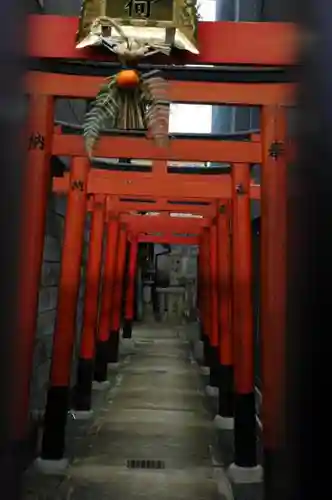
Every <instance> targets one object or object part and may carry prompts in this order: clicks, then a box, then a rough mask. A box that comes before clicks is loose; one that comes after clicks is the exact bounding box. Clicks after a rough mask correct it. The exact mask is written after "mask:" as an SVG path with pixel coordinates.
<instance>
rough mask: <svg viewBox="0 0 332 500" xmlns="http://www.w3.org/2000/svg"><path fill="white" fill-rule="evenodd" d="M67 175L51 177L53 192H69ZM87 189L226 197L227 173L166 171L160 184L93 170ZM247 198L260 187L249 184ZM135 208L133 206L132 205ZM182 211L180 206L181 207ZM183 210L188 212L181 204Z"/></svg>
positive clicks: (255, 194)
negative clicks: (207, 173) (167, 172)
mask: <svg viewBox="0 0 332 500" xmlns="http://www.w3.org/2000/svg"><path fill="white" fill-rule="evenodd" d="M69 188H70V185H69V176H68V174H65V175H64V176H63V177H54V178H53V192H54V193H57V194H67V193H68V191H69ZM87 192H88V193H89V194H104V195H110V196H122V197H125V196H130V197H136V196H145V197H152V198H165V197H167V198H173V199H182V198H185V199H188V198H197V199H199V198H200V197H202V196H204V199H210V200H211V199H218V198H224V199H230V198H231V180H230V175H229V174H227V175H226V174H224V175H219V176H218V175H209V176H207V175H204V176H199V175H190V174H167V175H165V177H164V179H163V180H162V183H160V182H159V178H158V177H157V178H154V176H153V174H151V173H149V174H146V173H138V172H109V171H105V170H99V169H93V170H91V171H90V174H89V178H88V186H87ZM250 197H251V198H252V199H260V186H259V185H255V184H253V185H252V186H251V188H250ZM135 210H136V208H135ZM181 211H182V209H181ZM183 211H184V212H186V211H188V212H189V211H190V212H191V207H189V206H188V208H187V210H186V209H185V207H184V210H183Z"/></svg>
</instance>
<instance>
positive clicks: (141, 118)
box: [84, 70, 170, 157]
mask: <svg viewBox="0 0 332 500" xmlns="http://www.w3.org/2000/svg"><path fill="white" fill-rule="evenodd" d="M169 105H170V102H169V98H168V95H167V82H166V81H165V80H164V79H163V78H162V77H161V73H160V72H159V71H157V70H153V71H150V72H149V73H146V74H140V73H138V72H137V71H136V70H122V71H120V72H119V73H117V74H116V75H114V76H113V77H110V78H108V79H107V81H106V83H105V84H104V85H103V86H102V87H101V89H100V91H99V93H98V94H97V97H96V99H95V101H94V103H93V105H92V107H91V109H90V110H89V112H88V113H87V115H86V119H85V123H84V138H85V146H86V150H87V153H88V155H89V156H90V157H91V156H92V153H93V150H94V148H95V146H96V144H97V141H98V139H99V137H100V132H101V130H102V128H103V127H104V126H105V125H106V124H107V126H108V127H109V128H110V129H116V130H146V129H148V130H149V134H150V136H151V137H152V138H153V139H154V140H155V141H156V144H157V145H160V146H166V145H167V143H168V116H169Z"/></svg>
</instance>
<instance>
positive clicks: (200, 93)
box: [21, 16, 297, 471]
mask: <svg viewBox="0 0 332 500" xmlns="http://www.w3.org/2000/svg"><path fill="white" fill-rule="evenodd" d="M29 29H30V32H31V33H33V36H32V37H30V39H29V46H28V55H29V56H30V57H34V58H40V59H42V58H48V59H51V60H52V59H53V62H54V64H53V67H54V68H55V66H56V63H57V59H65V60H67V62H68V63H69V64H70V60H74V59H76V60H77V59H81V60H88V59H94V60H95V61H96V60H103V59H105V57H106V56H104V55H97V54H96V53H95V52H94V51H92V50H85V51H77V50H75V48H74V43H73V40H74V38H75V32H76V29H77V19H73V18H64V17H58V16H31V17H30V20H29ZM198 31H199V35H198V36H199V41H200V48H201V54H200V55H199V56H191V55H187V54H183V55H181V56H179V58H178V59H177V60H173V61H172V62H173V63H179V62H180V63H185V64H188V63H191V64H217V65H218V64H232V65H234V64H235V65H236V64H237V65H239V64H251V65H270V66H271V65H272V66H280V65H281V66H289V65H291V64H292V63H294V61H295V50H296V40H297V33H296V29H295V27H294V26H293V25H290V24H281V23H201V24H200V25H199V30H198ZM107 60H108V61H110V60H112V57H111V56H109V55H107ZM157 60H158V59H156V61H157ZM159 61H162V58H160V59H159ZM167 62H169V61H167ZM41 63H42V61H41ZM41 66H42V65H41ZM100 80H101V79H100V78H98V77H91V76H73V75H61V74H57V73H55V72H53V73H48V74H44V73H42V72H37V71H34V72H30V73H29V74H28V75H27V79H26V88H27V92H28V93H29V94H30V110H31V117H30V124H29V135H30V134H31V137H33V138H34V137H35V134H37V133H38V134H39V135H40V137H41V138H42V145H43V146H42V147H40V148H39V147H38V146H37V147H36V148H35V149H31V150H30V151H29V169H28V172H29V176H28V178H27V180H26V189H27V192H30V193H33V197H32V196H30V197H29V200H28V203H27V207H26V224H27V226H28V227H29V229H30V232H29V234H30V238H29V240H28V241H27V242H26V257H27V259H28V261H29V263H30V266H27V267H29V270H26V272H28V273H29V276H28V279H27V277H26V276H23V277H22V283H23V284H24V286H23V287H22V295H24V297H27V300H25V302H24V307H23V308H22V316H21V317H22V321H23V322H24V329H23V330H24V331H25V337H26V338H25V340H26V345H27V346H28V349H27V359H28V360H32V350H33V349H32V346H33V339H34V332H35V325H36V318H35V314H36V304H37V298H38V285H39V276H40V267H41V258H42V242H43V235H44V227H45V212H46V209H45V207H46V196H47V187H48V185H49V176H50V173H49V160H50V157H51V155H52V154H53V155H67V156H73V160H72V164H71V170H70V174H69V182H68V179H67V177H66V176H65V177H64V178H63V179H55V180H54V190H55V191H57V190H58V192H65V191H68V207H67V214H66V225H65V233H64V249H63V255H62V271H61V277H60V287H59V299H58V316H57V325H56V329H55V332H54V349H53V365H52V373H51V387H50V390H49V392H48V400H47V407H46V414H45V432H44V440H43V452H42V458H43V459H44V460H48V461H49V460H54V459H55V460H58V459H62V457H63V452H64V435H65V421H66V414H67V401H68V390H69V371H68V367H69V366H70V363H71V353H72V345H73V339H74V317H75V316H74V315H75V306H76V304H75V297H76V293H77V288H78V284H79V268H80V258H81V247H80V242H81V241H82V236H83V228H84V218H85V213H86V208H87V195H88V194H93V195H95V200H101V198H103V197H105V195H108V194H110V195H116V196H118V197H121V196H124V195H125V196H134V195H135V196H154V197H158V198H159V197H162V198H163V199H164V198H165V197H173V198H175V197H181V198H182V197H185V198H191V197H192V198H200V197H201V196H202V195H203V196H204V198H209V199H214V200H220V199H221V200H222V201H221V203H219V202H218V216H217V226H216V225H215V224H213V225H212V226H211V228H210V229H204V230H203V237H202V240H201V255H200V263H201V265H200V283H201V292H202V290H204V291H205V292H206V297H211V300H210V301H208V300H206V299H204V296H203V294H201V296H200V304H201V305H200V309H201V315H202V317H203V326H204V334H205V335H204V340H205V343H206V345H207V347H208V348H209V350H210V354H209V356H208V357H209V359H210V364H211V372H213V368H214V366H213V363H214V361H213V360H212V358H213V359H215V356H216V353H217V359H218V361H219V362H220V368H221V369H222V372H223V373H224V376H223V386H222V387H220V389H221V391H222V392H223V395H224V396H227V398H226V399H225V400H227V401H229V400H230V399H232V397H230V396H233V394H230V392H232V391H231V389H230V385H229V383H227V381H228V382H232V380H233V367H234V377H235V408H234V409H233V405H232V404H229V405H226V406H227V408H225V407H224V408H221V409H219V410H220V411H219V414H220V415H221V416H222V417H232V416H233V410H234V415H235V463H236V465H237V466H239V467H238V469H240V470H241V468H245V469H246V468H248V467H249V468H251V469H252V470H253V471H254V470H256V468H255V467H256V464H257V459H256V454H255V447H256V438H255V418H254V417H255V408H254V394H253V389H254V388H253V372H252V352H251V346H252V341H253V332H252V326H250V318H251V308H252V304H251V289H250V288H251V287H250V268H251V258H250V256H251V254H250V247H251V245H250V243H251V242H250V198H256V199H259V197H260V198H261V202H262V226H263V229H262V248H263V261H262V305H261V311H262V336H263V340H264V344H263V372H264V383H265V384H266V387H268V390H267V391H266V392H264V400H263V402H264V415H265V420H264V434H265V439H264V446H265V449H266V453H267V454H269V453H270V452H273V451H274V449H275V447H276V446H277V443H278V440H277V436H276V435H275V432H274V427H273V419H272V418H271V415H272V414H273V413H274V412H275V408H276V406H277V404H278V398H279V395H280V387H279V385H278V384H277V382H276V376H275V373H276V370H274V369H273V370H272V369H271V367H274V366H276V363H277V362H278V356H276V349H275V346H278V341H279V331H280V329H281V328H283V324H284V323H283V321H284V304H282V303H280V314H279V315H278V317H276V316H275V314H274V311H275V304H274V300H275V297H276V296H278V297H284V288H285V198H284V196H285V164H286V160H285V157H284V156H283V155H282V151H281V152H280V150H279V153H278V150H277V151H276V149H275V147H274V146H278V145H280V144H281V146H284V145H285V142H286V127H285V109H284V107H285V106H287V105H288V104H289V103H290V102H291V98H292V95H293V91H294V87H293V85H291V84H276V83H271V84H270V83H269V84H247V83H246V84H243V83H212V82H211V83H207V82H204V83H201V82H190V83H189V82H187V83H184V82H171V83H170V95H171V99H172V100H173V101H174V102H192V103H195V102H196V103H197V102H199V103H207V104H212V103H214V104H231V105H238V104H240V105H241V104H244V105H253V106H261V107H262V119H261V135H260V136H259V137H252V138H251V140H250V141H248V142H239V141H211V140H200V141H195V142H194V141H192V140H187V139H174V140H173V139H171V140H170V148H169V149H168V150H161V149H158V148H156V147H155V146H153V145H152V144H151V143H150V142H149V141H148V140H146V139H143V138H132V137H121V138H120V137H116V136H115V137H112V138H106V137H105V138H102V139H101V141H100V143H99V147H98V149H97V153H96V154H97V155H99V156H110V154H111V155H114V156H115V157H123V156H126V157H128V154H129V156H131V157H134V158H142V159H146V158H149V159H152V160H153V166H152V174H151V175H150V177H149V176H145V175H142V174H141V173H140V174H138V175H136V173H133V172H130V174H129V173H128V172H126V173H125V174H123V173H119V172H117V173H116V174H114V173H112V172H107V173H106V172H104V173H103V174H101V173H99V172H98V171H97V169H92V170H90V165H89V162H88V161H87V159H86V158H85V152H84V147H83V141H82V138H81V137H79V136H75V135H67V134H63V133H59V128H58V127H56V128H55V129H54V124H53V117H54V107H53V106H54V96H65V97H68V96H75V97H83V98H89V97H92V96H94V95H95V93H96V90H97V87H98V85H99V83H100ZM110 152H111V153H110ZM128 152H131V153H128ZM208 159H209V160H213V161H216V162H218V161H222V162H228V163H230V164H231V165H232V172H231V174H230V175H228V174H227V175H222V176H219V177H218V178H217V176H214V175H211V176H209V177H208V178H207V177H205V176H195V179H194V178H193V177H191V176H190V175H188V174H171V173H169V172H168V171H167V160H182V161H191V160H194V161H205V160H208ZM250 163H261V164H262V192H261V193H260V189H259V187H257V186H251V185H250V175H249V164H250ZM207 179H208V180H207ZM128 181H130V182H128ZM59 186H61V188H59ZM69 187H70V189H69ZM32 198H33V199H32ZM98 203H99V205H98ZM98 203H97V202H96V205H95V208H94V210H93V220H94V222H93V224H92V234H94V235H96V234H97V233H98V234H99V236H100V234H101V235H102V229H103V227H104V221H105V220H107V227H108V229H107V234H108V239H107V249H108V250H107V251H106V256H107V258H106V262H105V266H104V276H103V281H104V285H105V286H104V290H106V292H107V293H106V292H105V293H103V296H102V304H101V309H102V314H101V320H100V324H99V337H98V340H99V344H100V342H101V343H104V344H105V345H106V343H107V342H108V341H110V342H111V345H112V349H111V351H112V353H114V352H116V349H115V344H114V342H115V343H116V336H115V335H110V334H109V330H107V328H108V325H109V317H110V310H109V307H110V303H111V299H112V288H111V287H110V286H109V283H110V282H111V280H110V279H109V278H110V277H113V276H114V272H115V269H117V271H118V272H117V274H116V280H117V282H116V283H115V285H116V286H115V289H117V290H118V291H119V290H121V286H120V285H119V283H120V282H119V279H121V272H122V271H123V266H124V248H125V243H126V230H125V228H124V227H122V226H121V224H119V220H118V216H117V215H115V213H114V215H111V214H109V213H108V212H107V214H106V213H105V206H104V204H103V203H102V202H98ZM97 205H98V206H97ZM188 211H190V209H189V208H188ZM230 221H231V223H232V224H231V231H232V246H231V249H230V248H229V247H228V244H225V242H228V241H229V229H230V226H229V222H230ZM119 225H120V228H119ZM217 228H218V229H217ZM98 231H99V232H98ZM276 235H278V236H277V237H276ZM91 241H95V242H96V241H97V238H95V239H94V238H93V237H91V239H90V245H91V246H90V250H91V248H92V243H91ZM218 242H220V243H221V244H220V245H217V243H218ZM114 248H118V253H119V259H120V260H119V261H118V262H117V265H116V263H115V258H113V252H112V251H111V250H112V249H114ZM100 249H101V246H100V241H99V244H98V245H97V244H95V247H94V259H90V257H89V263H88V276H90V278H91V277H92V276H94V277H95V278H96V269H97V267H98V266H97V264H98V263H99V265H100V262H101V250H100ZM98 252H99V253H98ZM230 255H232V259H231V262H232V266H233V271H232V272H233V296H232V308H233V310H234V315H233V322H234V324H233V325H230V317H229V313H227V309H228V308H229V300H230V296H229V293H230V291H229V290H230V288H229V287H228V288H226V289H225V288H222V290H219V289H218V286H217V283H216V282H217V281H218V280H221V282H222V283H224V284H225V283H228V284H230V281H229V280H230V278H229V270H230ZM217 262H218V263H219V266H217ZM210 263H211V266H210ZM221 263H223V266H221ZM210 267H211V269H210ZM89 270H90V274H89ZM68 284H70V286H69V287H68V286H67V285H68ZM66 287H67V290H68V289H70V293H65V292H64V290H65V289H66ZM217 290H218V294H217ZM212 291H213V292H214V294H213V293H212V295H211V292H212ZM119 297H121V296H120V294H119V293H117V294H116V297H115V298H114V297H113V302H114V310H115V311H117V313H118V311H119ZM218 297H221V298H222V302H221V311H222V312H220V326H221V331H222V332H223V333H222V335H221V336H220V338H219V337H218V328H217V329H216V325H217V324H218V321H217V319H216V315H217V316H218V314H217V312H216V309H217V306H218V304H216V301H217V300H218ZM89 301H90V302H89ZM209 302H210V304H209ZM85 303H86V304H89V307H87V308H86V309H85V310H86V311H87V312H85V320H86V321H85V325H86V327H87V328H88V327H89V328H90V333H91V329H92V330H93V328H94V323H93V318H96V310H97V305H96V302H95V299H94V298H93V300H92V295H90V296H88V298H87V297H86V300H85ZM92 310H93V311H92ZM91 311H92V312H91ZM210 312H212V315H210ZM211 317H212V318H213V319H212V325H211V321H210V319H211ZM103 321H104V323H103ZM118 323H119V317H118V315H117V317H114V314H113V317H112V326H111V331H113V329H117V328H118ZM87 325H88V326H87ZM103 325H104V326H103ZM267 334H268V337H267ZM89 338H90V342H91V338H93V336H91V335H90V337H89ZM266 338H268V342H265V340H266ZM114 339H115V341H114ZM112 342H113V344H112ZM82 345H83V344H82ZM231 346H232V348H234V358H233V356H232V348H231ZM90 347H91V346H90ZM279 347H280V346H279ZM91 348H92V349H93V346H92V347H91ZM83 351H84V349H83ZM218 351H219V352H218ZM90 352H91V349H90ZM278 352H280V353H282V349H279V351H278ZM211 353H212V358H211ZM106 354H107V356H106V358H107V360H106V361H108V360H110V359H109V358H108V356H109V352H107V353H106ZM219 354H220V356H219ZM98 356H99V359H100V356H101V357H102V358H103V362H104V366H105V359H106V358H105V352H104V354H103V353H102V352H101V351H100V352H99V354H98V351H97V365H98ZM81 357H82V352H81ZM60 360H61V362H60ZM86 361H87V367H88V369H90V371H91V361H92V360H91V359H90V358H89V359H86ZM111 361H114V359H112V360H111ZM89 363H90V365H89ZM30 364H31V363H30ZM88 365H89V366H88ZM106 366H107V362H106ZM60 367H61V369H60ZM83 371H84V370H83ZM82 373H83V372H82ZM84 373H86V371H85V372H84ZM27 375H28V374H27ZM99 375H100V374H99ZM83 378H84V377H83ZM99 379H102V376H100V377H99ZM28 380H29V376H27V383H26V387H25V389H24V390H22V394H23V395H25V400H24V401H23V402H22V408H23V411H22V415H23V418H24V415H26V412H27V408H28V398H27V394H28ZM97 380H98V377H97ZM81 382H82V381H81ZM84 384H85V386H86V380H84V381H83V382H82V383H81V387H83V386H84ZM227 384H228V385H227ZM78 385H80V384H78ZM85 396H86V394H85ZM22 426H24V422H23V423H22ZM21 432H22V433H23V432H24V427H22V431H21Z"/></svg>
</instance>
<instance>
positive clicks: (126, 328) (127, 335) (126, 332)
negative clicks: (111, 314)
mask: <svg viewBox="0 0 332 500" xmlns="http://www.w3.org/2000/svg"><path fill="white" fill-rule="evenodd" d="M132 333H133V321H132V320H131V319H125V320H124V322H123V328H122V338H124V339H131V338H132Z"/></svg>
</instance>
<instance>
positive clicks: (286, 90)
mask: <svg viewBox="0 0 332 500" xmlns="http://www.w3.org/2000/svg"><path fill="white" fill-rule="evenodd" d="M104 80H105V79H104V78H100V77H95V76H76V75H61V74H53V73H42V72H38V71H32V72H29V73H28V74H27V76H26V80H25V88H26V91H27V92H28V93H29V94H39V95H52V96H58V97H77V98H82V99H86V98H93V97H95V96H96V94H97V92H98V90H99V87H100V86H101V84H102V83H103V82H104ZM168 89H169V98H170V100H171V102H175V103H177V102H190V103H200V104H234V105H236V104H247V105H248V106H259V105H262V106H263V105H269V104H279V105H280V106H282V105H287V104H290V103H291V102H292V101H293V99H294V98H293V95H294V90H295V85H293V84H279V83H272V84H271V83H269V84H265V83H261V84H257V83H212V82H210V83H209V82H177V81H170V82H169V83H168Z"/></svg>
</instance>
